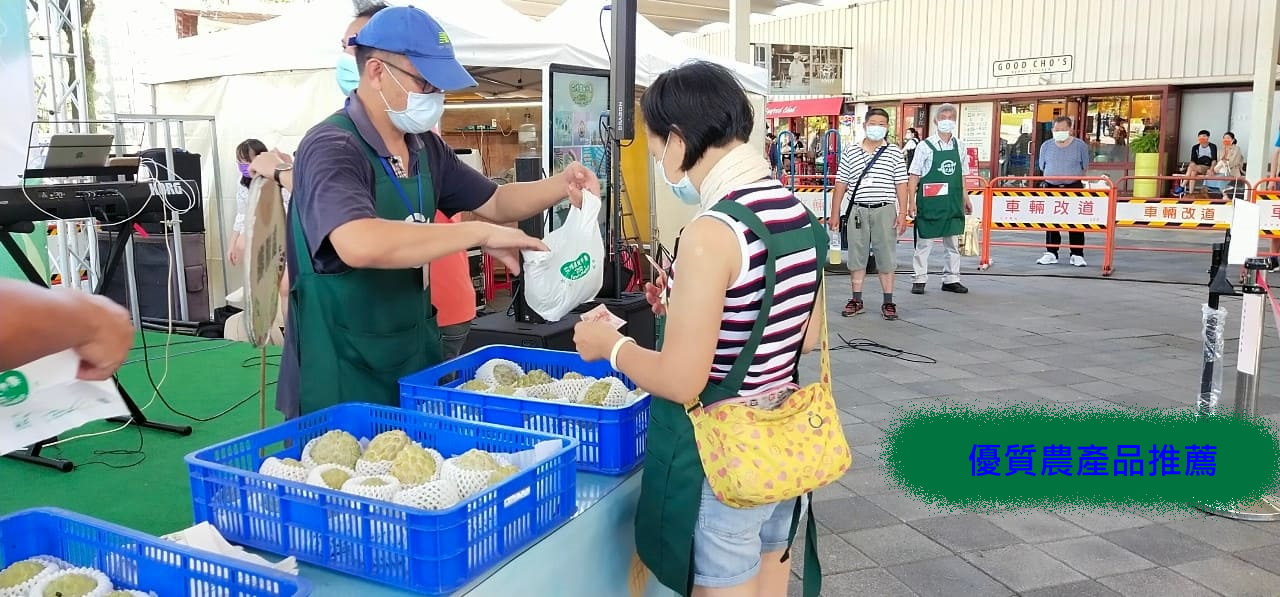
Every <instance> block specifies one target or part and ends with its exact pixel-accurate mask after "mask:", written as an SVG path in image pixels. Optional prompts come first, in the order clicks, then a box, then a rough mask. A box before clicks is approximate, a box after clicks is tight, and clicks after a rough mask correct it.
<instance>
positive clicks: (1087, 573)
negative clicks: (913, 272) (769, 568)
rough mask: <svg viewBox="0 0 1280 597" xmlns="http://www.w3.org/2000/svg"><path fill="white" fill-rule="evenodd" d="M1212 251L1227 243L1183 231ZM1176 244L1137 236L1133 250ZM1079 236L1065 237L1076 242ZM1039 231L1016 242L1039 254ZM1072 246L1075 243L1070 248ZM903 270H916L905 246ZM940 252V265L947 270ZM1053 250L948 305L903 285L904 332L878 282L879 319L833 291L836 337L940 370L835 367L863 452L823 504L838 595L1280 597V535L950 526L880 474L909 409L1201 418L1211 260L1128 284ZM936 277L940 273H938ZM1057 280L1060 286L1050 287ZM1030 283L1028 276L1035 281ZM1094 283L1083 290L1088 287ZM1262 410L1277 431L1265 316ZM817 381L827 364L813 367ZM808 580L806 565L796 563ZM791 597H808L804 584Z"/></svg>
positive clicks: (991, 521)
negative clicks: (1163, 411) (1070, 410)
mask: <svg viewBox="0 0 1280 597" xmlns="http://www.w3.org/2000/svg"><path fill="white" fill-rule="evenodd" d="M1172 234H1174V235H1176V236H1175V238H1176V239H1177V240H1178V241H1185V243H1186V244H1172V243H1164V242H1162V244H1163V245H1164V246H1199V247H1206V246H1207V243H1209V242H1213V240H1214V239H1219V238H1220V236H1219V235H1217V234H1198V233H1185V232H1182V233H1178V232H1175V233H1172ZM1157 235H1158V238H1161V239H1166V238H1168V237H1169V233H1165V232H1163V231H1160V232H1159V233H1156V232H1153V231H1137V232H1129V233H1126V234H1125V235H1124V236H1125V237H1127V238H1128V241H1129V242H1133V241H1139V240H1142V239H1150V238H1156V237H1157ZM1064 236H1065V235H1064ZM1042 238H1043V236H1041V235H1038V234H1036V233H1029V234H1022V235H1018V236H1017V239H1016V240H1019V241H1021V242H1028V241H1029V242H1035V240H1036V239H1042ZM1064 240H1065V239H1064ZM898 250H899V253H898V256H899V262H900V263H902V264H909V263H910V248H909V245H908V244H902V245H900V246H899V247H898ZM940 253H941V251H940V250H935V251H934V255H935V257H934V263H935V265H934V267H935V268H936V267H938V265H937V264H938V263H939V262H938V255H939V254H940ZM1040 253H1041V252H1040V251H1037V250H1034V249H1026V248H997V249H996V252H995V258H994V266H995V267H993V268H992V270H990V271H989V272H988V274H996V275H983V274H982V273H979V272H976V270H975V265H976V259H966V260H965V266H964V274H965V277H964V280H963V281H964V283H965V284H966V285H967V286H968V287H969V289H970V293H969V294H967V295H955V294H950V293H943V292H941V291H940V290H939V288H938V286H939V284H940V283H941V281H940V280H939V279H938V278H937V276H934V277H933V278H932V279H931V281H930V283H929V288H928V292H927V293H926V294H925V295H923V296H916V295H912V294H910V293H909V290H910V277H909V276H906V275H901V274H900V275H898V276H897V277H896V283H897V285H898V290H897V292H896V293H895V298H896V301H897V303H898V310H899V314H900V315H901V318H902V319H901V320H900V321H896V322H887V321H884V320H882V319H881V318H880V317H879V314H878V313H879V303H880V288H879V284H878V283H877V282H876V281H873V280H868V283H867V285H866V287H865V289H864V290H865V291H866V292H865V299H866V302H867V313H866V314H863V315H859V316H858V317H856V318H850V319H844V318H841V317H839V316H838V313H839V310H840V308H841V307H843V305H844V302H845V301H846V300H848V292H847V288H848V286H847V281H846V280H845V279H843V278H841V277H834V276H833V277H829V278H828V280H829V281H830V282H832V285H831V290H832V292H831V293H830V296H829V298H828V300H829V308H830V311H829V312H830V313H832V314H835V315H834V317H832V328H831V330H832V333H833V334H836V333H840V334H844V335H845V336H846V337H848V338H854V337H861V338H869V339H872V340H874V341H876V342H880V343H882V344H885V345H888V346H892V347H895V348H901V349H905V350H909V351H912V352H917V353H922V354H925V355H928V356H930V357H933V358H935V359H937V361H938V363H937V364H935V365H921V364H911V363H905V362H903V361H900V360H894V359H889V358H885V357H881V356H876V355H873V354H869V353H866V352H859V351H855V350H841V351H838V352H835V353H833V354H832V361H833V368H834V370H835V371H834V374H835V376H836V380H837V388H836V395H837V401H838V402H839V405H840V407H841V409H842V411H843V417H844V419H843V421H842V422H843V423H844V425H845V431H846V433H847V435H848V437H849V441H850V444H851V445H853V446H854V449H855V452H856V453H855V462H854V467H853V470H851V471H850V472H849V473H848V474H846V475H845V477H844V478H843V479H841V481H840V483H839V484H836V485H833V486H831V487H828V488H825V489H824V490H823V491H821V492H820V494H819V495H818V496H817V497H816V502H817V506H816V510H815V511H816V512H817V514H818V517H819V521H820V524H821V527H822V528H821V537H820V539H819V540H820V545H821V547H822V551H823V554H824V573H825V574H824V576H825V583H824V584H825V587H824V591H823V594H824V595H840V596H861V595H868V596H876V597H892V596H897V595H925V596H929V595H939V596H942V595H946V596H986V595H993V596H998V595H1015V594H1016V595H1028V596H1037V597H1040V596H1050V595H1061V596H1095V595H1098V596H1101V595H1124V596H1131V595H1132V596H1137V595H1151V596H1174V595H1178V596H1198V595H1263V596H1276V595H1280V522H1274V523H1251V522H1239V521H1234V520H1229V519H1225V518H1219V517H1210V516H1206V515H1203V514H1201V513H1199V512H1195V511H1188V512H1185V513H1180V514H1173V515H1140V514H1141V513H1138V514H1134V513H1123V512H1110V513H1092V514H1088V515H1080V514H1071V513H1064V514H1057V513H1049V512H1043V511H1036V512H1030V513H1023V514H1019V515H1012V514H1006V515H977V514H973V515H950V514H948V513H943V512H937V511H931V510H929V509H928V508H927V507H926V506H924V504H922V503H920V502H918V501H916V500H914V499H911V498H909V497H907V496H906V495H904V494H903V493H901V492H897V491H895V490H893V489H892V488H891V487H890V486H889V485H888V484H887V483H886V481H885V479H884V478H883V477H882V475H881V474H880V472H879V470H878V461H877V457H878V453H879V449H880V447H879V441H880V439H881V437H882V436H883V431H882V430H881V429H882V428H883V427H884V426H885V425H886V423H887V422H888V419H889V418H890V417H891V416H892V414H891V413H892V410H893V408H894V407H896V406H901V405H903V404H907V403H911V402H915V401H932V400H937V399H938V398H939V397H942V396H946V397H948V398H949V399H951V400H958V401H962V402H966V403H970V404H974V405H992V404H1003V403H1009V402H1014V401H1019V402H1037V403H1058V402H1077V403H1086V404H1099V405H1103V404H1130V405H1137V406H1140V407H1167V408H1175V407H1187V406H1189V405H1191V404H1193V403H1194V401H1195V395H1196V391H1197V388H1198V384H1199V375H1200V370H1201V355H1200V339H1199V338H1200V331H1199V330H1200V305H1201V304H1202V303H1203V302H1204V301H1205V298H1206V291H1205V289H1204V287H1203V286H1192V285H1188V284H1156V283H1146V282H1133V281H1124V280H1123V278H1129V279H1154V280H1165V281H1175V282H1182V283H1190V284H1203V282H1204V281H1205V279H1206V276H1205V274H1204V271H1205V269H1206V268H1207V265H1208V256H1207V255H1188V254H1178V253H1137V252H1121V253H1118V254H1117V255H1118V258H1117V262H1116V267H1117V272H1116V274H1115V276H1114V277H1115V278H1117V279H1102V278H1100V277H1098V276H1099V272H1100V268H1099V266H1100V265H1101V261H1102V259H1101V255H1100V254H1098V253H1097V252H1094V251H1090V252H1088V253H1089V254H1088V255H1086V257H1088V258H1089V259H1090V267H1088V268H1072V267H1070V266H1068V265H1066V264H1065V261H1066V260H1065V257H1066V255H1067V251H1066V250H1065V248H1064V250H1063V251H1062V256H1063V264H1061V265H1057V266H1037V265H1034V264H1033V262H1034V260H1035V259H1036V258H1038V257H1039V255H1040ZM935 271H936V270H935ZM1046 273H1051V274H1054V275H1063V276H1067V277H1065V278H1063V277H1047V276H1044V275H1037V274H1046ZM1020 275H1025V276H1031V277H1025V276H1020ZM1086 276H1088V277H1092V278H1091V279H1083V277H1086ZM1239 304H1240V303H1239V300H1238V299H1225V300H1224V306H1226V308H1227V309H1228V311H1229V315H1230V319H1229V322H1228V325H1227V338H1228V342H1227V352H1228V354H1229V355H1230V356H1229V359H1228V361H1227V364H1226V367H1225V371H1226V374H1225V378H1226V379H1225V388H1224V393H1223V395H1224V403H1225V404H1228V405H1229V404H1230V403H1231V402H1232V397H1233V392H1234V363H1235V351H1236V342H1235V338H1236V337H1237V336H1238V335H1239V319H1238V315H1239ZM1267 325H1268V331H1267V332H1266V334H1265V335H1264V338H1265V344H1264V350H1263V357H1262V358H1263V363H1264V373H1263V380H1262V392H1261V395H1260V397H1259V405H1260V410H1261V412H1263V413H1264V414H1266V415H1267V416H1269V417H1271V418H1273V419H1276V420H1277V421H1280V414H1277V413H1280V399H1278V398H1277V395H1278V394H1280V391H1278V389H1280V375H1277V371H1278V370H1280V343H1278V342H1277V334H1276V332H1275V322H1274V320H1273V318H1272V317H1271V316H1270V315H1268V322H1267ZM805 367H806V369H807V371H806V378H807V379H813V378H814V377H813V376H815V375H816V367H817V359H816V357H812V356H811V357H808V358H807V359H806V362H805ZM797 567H798V566H797ZM792 593H793V594H795V595H799V586H798V583H792Z"/></svg>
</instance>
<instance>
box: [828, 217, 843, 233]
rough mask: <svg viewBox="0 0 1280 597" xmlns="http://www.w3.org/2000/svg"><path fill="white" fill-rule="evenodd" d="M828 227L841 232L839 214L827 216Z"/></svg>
mask: <svg viewBox="0 0 1280 597" xmlns="http://www.w3.org/2000/svg"><path fill="white" fill-rule="evenodd" d="M827 228H830V229H831V231H832V232H840V218H839V217H837V216H832V217H829V218H827Z"/></svg>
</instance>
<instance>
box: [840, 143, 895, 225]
mask: <svg viewBox="0 0 1280 597" xmlns="http://www.w3.org/2000/svg"><path fill="white" fill-rule="evenodd" d="M888 148H889V144H888V143H885V144H884V145H881V146H880V149H877V150H876V153H875V155H873V156H871V160H870V161H868V162H867V167H865V168H863V169H862V174H859V175H858V180H857V182H855V183H853V192H852V193H849V204H848V205H846V206H844V219H846V220H848V219H849V214H851V213H853V204H854V203H855V202H856V201H855V200H856V199H857V198H858V188H859V187H861V186H862V179H864V178H866V177H867V173H868V172H870V171H871V167H872V166H874V165H876V160H878V159H880V154H882V153H884V150H886V149H888Z"/></svg>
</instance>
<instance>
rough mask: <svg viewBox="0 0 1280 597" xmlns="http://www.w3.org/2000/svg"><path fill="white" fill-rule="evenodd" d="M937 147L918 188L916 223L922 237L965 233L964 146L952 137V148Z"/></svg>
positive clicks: (928, 141) (916, 228)
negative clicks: (962, 167) (962, 164)
mask: <svg viewBox="0 0 1280 597" xmlns="http://www.w3.org/2000/svg"><path fill="white" fill-rule="evenodd" d="M925 144H926V145H928V146H929V149H931V150H933V159H932V160H931V163H930V165H929V171H928V172H925V173H924V176H923V177H921V178H920V185H919V187H918V189H917V190H916V219H915V222H914V223H912V226H913V227H914V228H915V234H916V236H917V237H918V238H943V237H946V236H960V235H961V234H964V201H965V197H964V193H965V191H964V175H963V174H961V172H962V171H961V169H960V150H959V149H957V147H958V144H956V143H955V141H954V140H953V141H952V145H951V149H938V146H936V145H934V144H933V141H931V140H927V139H926V140H925Z"/></svg>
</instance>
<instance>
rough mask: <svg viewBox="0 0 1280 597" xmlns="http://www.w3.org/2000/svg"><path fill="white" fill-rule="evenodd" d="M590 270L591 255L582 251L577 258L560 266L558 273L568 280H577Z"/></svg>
mask: <svg viewBox="0 0 1280 597" xmlns="http://www.w3.org/2000/svg"><path fill="white" fill-rule="evenodd" d="M589 271H591V256H590V255H588V254H586V253H583V254H581V255H578V258H577V259H574V260H573V261H570V262H568V263H565V264H564V265H562V266H560V275H562V276H564V277H565V278H567V279H569V280H577V279H578V278H581V277H583V276H585V275H587V272H589Z"/></svg>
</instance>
